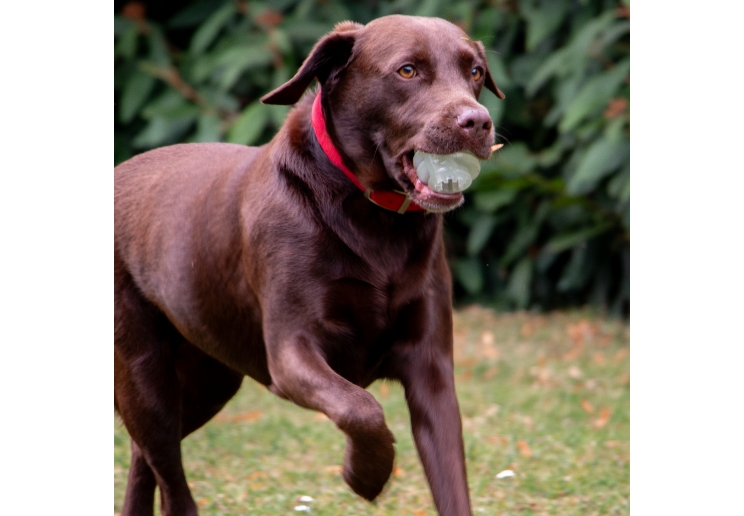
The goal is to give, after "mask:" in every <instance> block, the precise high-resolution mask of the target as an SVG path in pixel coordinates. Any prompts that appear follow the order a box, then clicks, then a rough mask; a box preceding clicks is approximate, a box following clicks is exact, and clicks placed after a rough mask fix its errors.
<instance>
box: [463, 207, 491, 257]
mask: <svg viewBox="0 0 744 516" xmlns="http://www.w3.org/2000/svg"><path fill="white" fill-rule="evenodd" d="M496 222H497V220H496V217H494V216H492V215H482V216H481V217H479V218H478V219H477V220H476V221H475V224H473V226H472V227H471V228H470V233H469V234H468V243H467V251H468V255H469V256H475V255H477V254H478V253H479V252H481V250H482V249H483V246H485V245H486V243H488V239H489V238H491V233H493V228H494V227H495V226H496Z"/></svg>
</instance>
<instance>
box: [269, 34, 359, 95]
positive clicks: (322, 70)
mask: <svg viewBox="0 0 744 516" xmlns="http://www.w3.org/2000/svg"><path fill="white" fill-rule="evenodd" d="M362 28H364V25H360V24H358V23H354V22H341V23H339V24H337V25H336V26H335V27H334V29H333V30H332V31H331V32H329V33H328V34H326V35H325V36H323V38H321V40H320V41H318V42H317V43H316V44H315V46H314V47H313V50H312V51H311V52H310V55H309V56H307V59H305V62H304V63H302V66H301V67H300V69H299V70H298V71H297V74H295V76H294V77H292V78H291V79H290V80H289V81H287V82H285V83H284V84H282V85H281V86H279V87H278V88H277V89H275V90H274V91H272V92H271V93H267V94H266V95H264V96H263V97H261V102H263V103H264V104H281V105H289V104H294V103H295V102H297V101H298V100H300V97H302V94H303V93H304V92H305V90H306V89H307V87H308V86H310V83H311V82H313V79H315V78H317V79H318V81H319V82H320V84H325V83H326V82H327V81H328V79H335V77H336V76H337V75H338V73H339V72H340V71H342V70H343V69H344V68H345V67H346V65H347V64H348V63H349V61H350V59H351V56H352V50H353V49H354V41H355V40H356V34H357V31H359V30H360V29H362Z"/></svg>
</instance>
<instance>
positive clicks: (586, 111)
mask: <svg viewBox="0 0 744 516" xmlns="http://www.w3.org/2000/svg"><path fill="white" fill-rule="evenodd" d="M629 71H630V60H629V59H625V60H623V61H621V62H620V63H618V64H617V65H616V66H615V67H614V68H613V69H611V70H609V71H607V72H604V73H602V74H599V75H597V76H595V77H592V78H591V79H590V80H589V81H588V82H587V83H586V84H585V85H584V86H583V87H582V88H581V90H580V91H579V93H578V94H577V95H576V97H575V98H574V99H573V101H572V102H571V104H570V105H569V106H568V107H567V108H566V112H565V114H564V115H563V119H562V120H561V123H560V124H559V125H558V130H559V131H561V132H566V131H569V130H571V129H573V128H574V127H576V125H578V123H579V122H581V121H582V120H583V119H584V118H585V117H587V116H589V115H591V114H593V113H596V112H598V111H601V110H603V109H604V108H605V107H606V106H607V103H608V102H609V101H610V99H612V98H613V97H614V96H615V95H616V93H617V90H618V88H619V87H620V85H621V84H622V82H623V80H624V79H625V76H626V75H628V72H629Z"/></svg>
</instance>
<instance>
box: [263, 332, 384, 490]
mask: <svg viewBox="0 0 744 516" xmlns="http://www.w3.org/2000/svg"><path fill="white" fill-rule="evenodd" d="M276 344H278V345H275V346H267V347H268V349H269V371H270V372H271V379H272V384H271V386H270V387H269V389H270V390H271V391H272V392H273V393H275V394H277V395H279V396H281V397H283V398H287V399H289V400H290V401H292V402H294V403H296V404H297V405H300V406H302V407H306V408H310V409H313V410H319V411H320V412H323V413H324V414H326V415H327V416H328V417H329V418H330V419H331V421H333V422H334V423H335V424H336V426H338V428H339V429H341V430H342V431H343V432H344V433H345V434H346V454H345V457H344V469H343V476H344V480H345V481H346V483H347V484H348V485H349V487H351V488H352V489H353V490H354V492H356V493H357V494H359V495H360V496H363V497H364V498H366V499H368V500H373V499H374V498H376V497H377V495H379V494H380V492H381V491H382V488H383V487H384V486H385V483H386V482H387V480H388V478H389V477H390V473H391V472H392V469H393V458H394V457H395V449H394V448H393V442H394V441H395V439H394V438H393V434H392V433H391V432H390V430H389V429H388V428H387V426H386V425H385V415H384V413H383V411H382V407H381V406H380V404H379V403H378V402H377V400H375V398H374V396H372V395H371V394H370V393H369V392H367V391H365V390H364V389H362V388H361V387H359V386H357V385H354V384H353V383H351V382H349V381H348V380H346V379H344V378H343V377H341V376H340V375H338V374H337V373H336V372H335V371H333V370H332V369H331V367H330V366H329V365H328V364H327V363H326V361H325V360H324V359H323V357H322V356H321V354H320V353H319V352H318V350H317V348H315V347H314V346H313V343H312V341H311V338H310V337H309V336H306V335H296V336H295V337H293V338H290V339H287V340H285V341H283V342H277V343H276Z"/></svg>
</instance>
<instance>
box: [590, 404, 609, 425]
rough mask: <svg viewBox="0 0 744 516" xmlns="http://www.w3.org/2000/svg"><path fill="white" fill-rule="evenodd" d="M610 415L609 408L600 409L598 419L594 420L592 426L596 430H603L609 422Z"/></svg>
mask: <svg viewBox="0 0 744 516" xmlns="http://www.w3.org/2000/svg"><path fill="white" fill-rule="evenodd" d="M611 414H612V412H611V411H610V409H609V407H602V409H601V410H600V411H599V417H598V418H597V419H595V420H594V422H593V423H592V426H593V427H594V428H597V429H599V428H604V427H605V426H607V423H608V422H609V421H610V415H611Z"/></svg>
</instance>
